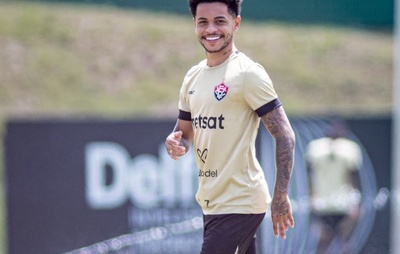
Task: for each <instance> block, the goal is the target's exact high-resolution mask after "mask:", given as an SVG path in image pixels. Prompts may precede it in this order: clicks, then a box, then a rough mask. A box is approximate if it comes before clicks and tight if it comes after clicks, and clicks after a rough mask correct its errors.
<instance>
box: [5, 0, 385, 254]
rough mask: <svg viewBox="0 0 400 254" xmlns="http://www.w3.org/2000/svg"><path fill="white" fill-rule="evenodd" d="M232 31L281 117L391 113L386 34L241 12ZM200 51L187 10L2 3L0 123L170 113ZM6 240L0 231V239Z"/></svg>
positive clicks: (167, 115) (198, 58)
mask: <svg viewBox="0 0 400 254" xmlns="http://www.w3.org/2000/svg"><path fill="white" fill-rule="evenodd" d="M235 36H236V46H237V47H238V48H239V49H240V50H241V51H243V52H245V53H246V54H247V55H249V56H250V57H252V58H253V59H254V60H256V61H258V62H260V63H261V64H262V65H264V67H265V68H266V69H267V71H268V73H269V74H270V76H271V78H272V80H273V81H274V85H275V88H276V90H277V92H278V94H279V96H280V99H281V100H282V101H283V104H284V106H285V109H286V111H287V112H288V114H289V115H292V116H296V115H309V114H325V113H336V114H347V115H356V114H357V115H358V114H388V113H390V112H391V107H392V76H393V75H392V72H393V70H392V66H393V35H392V34H391V33H388V32H385V31H378V30H366V29H355V28H344V27H335V26H320V25H307V26H306V25H295V24H285V23H252V22H249V21H246V17H243V23H242V26H241V28H240V30H239V32H238V33H237V34H236V35H235ZM203 58H204V52H203V50H202V48H201V47H200V46H199V45H198V42H197V40H196V38H195V35H194V28H193V23H192V20H191V17H190V16H173V15H168V14H163V13H150V12H139V11H135V10H121V9H115V8H111V7H108V8H106V7H104V6H86V5H61V4H57V5H55V4H49V3H43V4H40V3H36V4H32V3H25V2H20V1H16V2H0V59H1V61H0V121H1V122H4V121H5V120H7V118H9V117H29V118H36V117H43V116H45V117H49V116H56V117H59V116H67V117H76V116H79V117H80V116H102V117H111V118H122V117H139V116H140V117H142V116H149V117H175V116H176V113H177V108H176V107H177V99H178V91H179V87H180V85H181V82H182V78H183V76H184V74H185V73H186V71H187V70H188V69H189V67H191V66H192V65H194V64H196V63H197V62H199V61H200V60H202V59H203ZM0 126H1V124H0ZM3 128H4V127H3V126H2V127H0V129H3ZM0 159H1V158H0ZM0 165H1V164H0ZM1 172H2V171H1ZM2 178H3V177H2V174H0V180H1V179H2ZM1 182H2V181H1ZM0 197H2V195H0ZM0 201H1V200H0ZM1 207H3V206H1ZM3 211H4V208H3V209H0V218H3V216H1V214H3ZM0 228H4V220H2V219H0ZM4 238H5V237H4V233H3V230H0V239H2V240H1V242H0V246H4V244H2V243H4V242H5V240H4ZM0 252H1V251H0ZM0 254H1V253H0Z"/></svg>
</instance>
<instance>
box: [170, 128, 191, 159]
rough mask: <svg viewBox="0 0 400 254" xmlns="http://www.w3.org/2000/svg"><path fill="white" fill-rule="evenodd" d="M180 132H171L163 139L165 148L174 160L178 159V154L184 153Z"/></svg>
mask: <svg viewBox="0 0 400 254" xmlns="http://www.w3.org/2000/svg"><path fill="white" fill-rule="evenodd" d="M182 134H183V133H182V131H177V132H173V133H171V134H169V136H168V137H167V139H166V140H165V149H167V153H168V154H169V156H171V158H172V159H174V160H178V159H179V157H180V156H182V155H184V154H185V153H186V148H185V147H184V146H182V145H181V140H182Z"/></svg>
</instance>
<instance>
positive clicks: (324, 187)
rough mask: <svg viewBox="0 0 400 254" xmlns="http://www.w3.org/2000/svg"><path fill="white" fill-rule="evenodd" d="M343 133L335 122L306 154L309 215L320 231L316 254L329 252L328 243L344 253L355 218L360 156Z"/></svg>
mask: <svg viewBox="0 0 400 254" xmlns="http://www.w3.org/2000/svg"><path fill="white" fill-rule="evenodd" d="M346 132H347V126H346V124H345V123H344V122H342V121H336V122H334V123H333V124H332V125H331V128H330V129H329V131H328V132H327V134H326V136H325V137H322V138H319V139H316V140H313V141H311V142H310V143H309V144H308V147H307V151H306V161H307V168H308V175H309V182H310V198H311V215H312V218H313V220H314V222H315V223H316V224H317V226H318V229H319V232H320V234H319V235H320V239H319V242H318V246H317V253H331V252H329V251H328V249H329V247H330V246H331V244H332V246H334V249H335V253H348V251H349V250H348V249H347V247H346V242H347V240H348V238H349V236H350V235H351V232H352V230H353V228H354V226H355V224H356V223H357V220H358V216H359V210H360V199H361V195H360V185H359V170H360V169H361V166H362V155H361V149H360V147H359V145H358V144H357V143H356V142H354V141H352V140H350V139H348V138H346Z"/></svg>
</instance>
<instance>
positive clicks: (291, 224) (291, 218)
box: [289, 214, 294, 228]
mask: <svg viewBox="0 0 400 254" xmlns="http://www.w3.org/2000/svg"><path fill="white" fill-rule="evenodd" d="M289 223H290V227H291V228H294V218H293V216H292V215H291V214H290V216H289Z"/></svg>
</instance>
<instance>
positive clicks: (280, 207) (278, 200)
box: [271, 193, 294, 239]
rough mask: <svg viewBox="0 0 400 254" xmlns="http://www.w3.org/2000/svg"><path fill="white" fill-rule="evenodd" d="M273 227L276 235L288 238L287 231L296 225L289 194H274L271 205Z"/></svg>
mask: <svg viewBox="0 0 400 254" xmlns="http://www.w3.org/2000/svg"><path fill="white" fill-rule="evenodd" d="M271 217H272V227H273V230H274V235H275V237H279V235H280V236H281V237H282V239H286V231H287V230H288V229H289V226H290V227H292V228H293V227H294V219H293V216H292V206H291V204H290V200H289V196H288V195H287V194H283V193H276V194H274V198H273V199H272V205H271Z"/></svg>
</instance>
